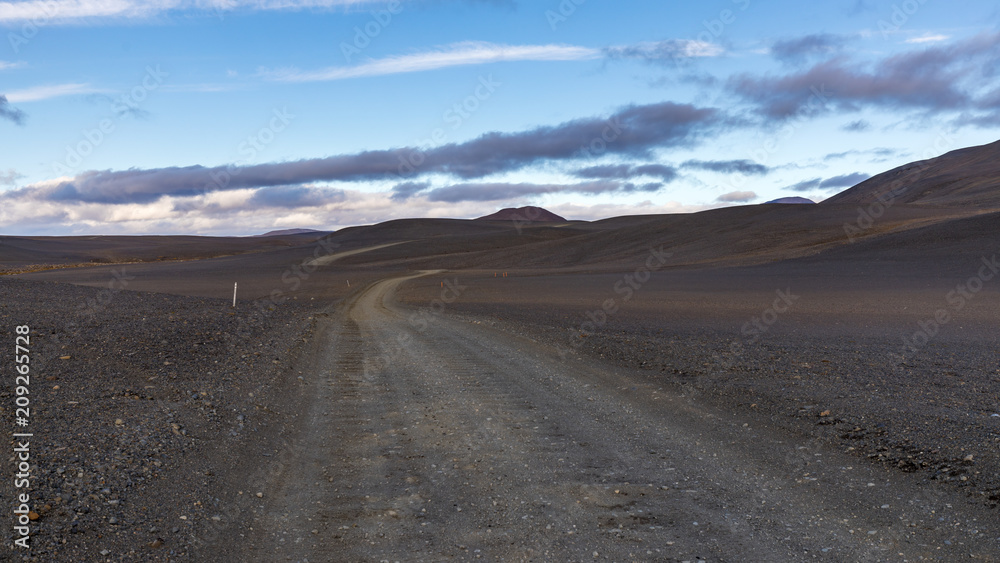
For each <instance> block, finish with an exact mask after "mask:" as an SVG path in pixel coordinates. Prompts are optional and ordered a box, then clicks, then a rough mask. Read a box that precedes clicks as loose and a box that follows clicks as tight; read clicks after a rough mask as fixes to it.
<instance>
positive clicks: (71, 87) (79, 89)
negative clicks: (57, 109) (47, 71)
mask: <svg viewBox="0 0 1000 563" xmlns="http://www.w3.org/2000/svg"><path fill="white" fill-rule="evenodd" d="M96 92H103V90H101V89H98V88H94V87H92V86H91V85H89V84H53V85H49V86H35V87H32V88H26V89H24V90H12V91H10V92H7V99H8V100H10V101H11V102H13V103H19V102H37V101H40V100H48V99H50V98H58V97H62V96H74V95H77V94H93V93H96Z"/></svg>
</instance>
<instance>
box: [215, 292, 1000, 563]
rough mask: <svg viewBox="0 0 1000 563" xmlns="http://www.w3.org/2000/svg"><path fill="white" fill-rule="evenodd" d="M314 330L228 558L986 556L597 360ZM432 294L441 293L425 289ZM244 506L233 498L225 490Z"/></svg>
mask: <svg viewBox="0 0 1000 563" xmlns="http://www.w3.org/2000/svg"><path fill="white" fill-rule="evenodd" d="M406 279H410V278H394V279H389V280H384V281H380V282H377V283H375V284H373V285H371V286H369V287H368V288H367V289H366V290H364V291H362V292H359V293H358V294H357V295H356V296H354V297H353V298H352V299H350V300H348V301H347V302H346V303H345V305H344V306H343V307H342V308H341V309H339V310H338V311H337V312H336V313H335V314H333V315H331V316H330V317H327V318H325V319H324V320H323V322H324V323H325V324H324V325H323V326H321V327H320V330H318V331H317V333H316V338H317V339H320V341H319V342H317V344H319V345H318V346H316V347H315V350H317V352H316V353H315V354H314V357H312V358H307V359H306V362H307V363H306V364H305V365H307V366H309V365H311V366H312V368H311V369H308V371H307V372H306V373H305V375H304V376H303V377H304V378H305V384H306V385H307V386H308V388H309V389H310V391H309V392H307V393H306V395H307V396H309V397H310V399H309V401H307V404H302V405H301V406H300V410H299V412H300V413H301V414H302V416H300V417H299V420H300V423H299V427H298V430H297V436H296V437H295V442H296V443H297V444H299V445H300V446H302V447H299V448H296V449H295V452H296V453H295V456H294V458H293V459H292V460H291V462H290V463H288V464H287V470H286V471H285V472H283V473H281V474H280V475H277V476H276V477H275V478H274V482H273V483H271V485H270V487H268V488H266V489H265V490H264V491H262V492H263V493H264V494H263V497H262V498H261V499H260V501H259V504H258V507H257V508H258V511H257V515H256V517H255V519H254V521H253V522H252V523H251V524H250V527H251V528H252V529H253V530H254V531H252V532H248V533H247V534H246V540H243V542H244V543H239V541H237V540H236V539H234V541H233V543H232V544H230V545H229V546H219V548H220V549H221V550H222V551H223V553H219V555H224V556H238V557H240V558H242V559H243V560H259V561H263V560H290V561H348V560H349V561H383V560H388V561H416V560H422V561H440V560H448V559H458V560H465V559H475V558H480V557H481V558H483V559H486V560H495V561H500V560H504V561H513V560H537V561H542V560H561V561H582V560H594V559H601V560H614V561H623V560H660V561H674V560H676V561H685V560H686V561H695V560H698V559H705V560H709V561H719V560H725V561H771V560H805V559H809V560H811V559H813V558H816V559H820V560H831V561H835V560H836V561H847V560H855V561H861V560H864V561H879V560H883V561H903V560H908V561H917V560H921V559H925V560H954V559H959V558H961V559H968V558H970V556H972V557H973V558H977V559H981V560H995V558H996V553H997V552H996V551H995V550H996V547H997V542H996V539H995V538H996V537H997V535H998V530H997V528H996V522H995V519H994V518H993V517H992V515H990V513H989V512H987V511H985V510H984V509H982V508H980V507H977V506H973V505H971V504H970V503H969V502H968V501H966V500H965V499H963V498H961V497H959V496H957V495H956V496H954V497H952V496H950V495H947V496H946V494H945V493H943V492H941V491H938V490H936V489H932V488H929V487H927V486H926V485H921V484H920V483H919V482H918V480H917V479H915V478H912V476H909V475H905V474H902V473H898V472H886V471H884V470H882V469H879V468H877V467H874V466H869V465H866V464H864V463H863V462H862V461H861V460H858V459H857V458H853V457H850V456H847V455H844V454H842V453H840V452H837V451H830V450H828V449H825V448H824V447H822V446H820V445H818V444H817V443H813V442H808V441H804V440H802V439H801V438H796V437H795V436H790V435H787V434H784V433H782V432H781V431H778V430H775V429H771V428H768V427H767V426H766V425H763V424H762V423H761V422H759V421H755V420H750V419H742V418H739V417H735V416H734V415H732V414H730V413H722V412H713V411H712V410H711V409H709V408H707V407H704V406H701V405H699V404H698V402H697V401H696V400H692V399H691V398H690V397H685V396H683V395H681V396H677V395H675V394H673V393H669V392H667V391H664V390H662V389H659V388H657V387H655V386H653V385H650V384H648V383H646V384H643V383H639V382H638V381H637V380H636V381H633V380H632V379H631V378H630V377H629V375H628V374H627V373H622V372H619V371H618V370H616V369H614V368H612V367H609V366H603V365H593V364H586V363H583V362H580V361H576V360H572V359H570V360H563V359H560V357H559V356H558V354H557V353H556V352H555V350H553V349H549V348H548V347H546V346H543V345H541V344H538V343H535V342H532V341H529V340H527V339H524V338H521V337H518V336H516V335H511V334H509V333H505V332H500V331H497V330H495V329H492V328H488V327H486V326H484V325H479V324H475V323H465V322H459V321H456V320H453V319H449V318H447V317H446V316H440V315H430V316H427V315H423V316H422V315H420V313H419V312H418V311H413V310H409V309H403V308H401V307H399V306H398V305H396V304H395V303H394V300H393V297H394V292H395V290H396V288H397V287H398V286H399V284H400V283H402V282H403V281H405V280H406ZM442 291H443V293H442V301H447V300H448V298H449V293H448V291H449V290H448V289H447V288H446V289H444V290H442ZM246 494H253V492H252V491H246Z"/></svg>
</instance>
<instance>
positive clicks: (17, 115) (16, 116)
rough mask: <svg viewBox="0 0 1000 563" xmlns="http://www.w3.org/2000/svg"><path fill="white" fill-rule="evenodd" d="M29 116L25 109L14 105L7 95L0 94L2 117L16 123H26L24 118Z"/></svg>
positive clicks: (0, 112) (0, 115)
mask: <svg viewBox="0 0 1000 563" xmlns="http://www.w3.org/2000/svg"><path fill="white" fill-rule="evenodd" d="M27 117H28V116H27V115H26V114H25V113H24V112H23V111H21V110H19V109H17V108H15V107H12V106H11V105H10V103H9V102H8V101H7V97H6V96H4V95H0V119H6V120H7V121H10V122H12V123H14V124H15V125H24V120H25V119H26V118H27Z"/></svg>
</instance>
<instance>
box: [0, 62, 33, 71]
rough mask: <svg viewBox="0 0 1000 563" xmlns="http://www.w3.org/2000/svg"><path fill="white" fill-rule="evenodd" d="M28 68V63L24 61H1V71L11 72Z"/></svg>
mask: <svg viewBox="0 0 1000 563" xmlns="http://www.w3.org/2000/svg"><path fill="white" fill-rule="evenodd" d="M26 66H28V63H26V62H24V61H17V62H13V63H12V62H8V61H0V70H11V69H15V68H23V67H26Z"/></svg>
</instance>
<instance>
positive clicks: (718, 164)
mask: <svg viewBox="0 0 1000 563" xmlns="http://www.w3.org/2000/svg"><path fill="white" fill-rule="evenodd" d="M682 166H683V167H684V168H694V169H696V170H705V171H708V172H719V173H721V174H736V173H741V174H750V175H757V176H762V175H764V174H767V173H768V172H770V171H771V170H770V168H768V167H767V166H764V165H763V164H758V163H756V162H754V161H752V160H688V161H687V162H685V163H684V164H683V165H682Z"/></svg>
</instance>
